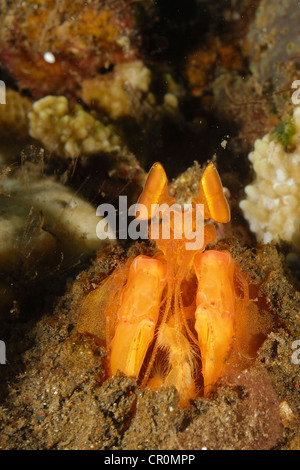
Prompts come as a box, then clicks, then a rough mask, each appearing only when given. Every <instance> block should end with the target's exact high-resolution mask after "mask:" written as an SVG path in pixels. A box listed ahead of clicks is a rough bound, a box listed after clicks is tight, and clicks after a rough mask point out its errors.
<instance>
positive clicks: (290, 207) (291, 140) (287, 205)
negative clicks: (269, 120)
mask: <svg viewBox="0 0 300 470" xmlns="http://www.w3.org/2000/svg"><path fill="white" fill-rule="evenodd" d="M249 160H250V161H251V162H252V164H253V168H254V171H255V173H256V179H255V181H254V182H253V184H251V185H249V186H246V188H245V192H246V195H247V199H245V200H243V201H241V202H240V207H241V209H242V210H243V212H244V216H245V218H246V219H247V220H248V222H249V224H250V229H251V230H252V232H254V233H255V234H256V236H257V239H258V240H259V241H263V242H264V243H268V242H270V241H272V240H275V241H278V240H279V239H281V240H285V241H287V242H290V243H292V245H293V246H294V248H296V249H297V250H300V107H297V108H295V110H294V114H293V119H291V120H290V121H288V122H286V123H281V125H280V126H279V127H278V128H277V129H276V130H275V132H274V133H272V134H268V135H265V136H264V137H263V138H262V139H258V140H256V142H255V145H254V151H253V152H251V153H250V154H249Z"/></svg>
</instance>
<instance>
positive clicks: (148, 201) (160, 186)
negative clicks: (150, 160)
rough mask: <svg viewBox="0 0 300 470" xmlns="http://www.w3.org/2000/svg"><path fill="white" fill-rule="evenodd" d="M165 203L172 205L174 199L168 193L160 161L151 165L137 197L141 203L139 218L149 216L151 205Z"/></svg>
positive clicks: (166, 181) (165, 177)
mask: <svg viewBox="0 0 300 470" xmlns="http://www.w3.org/2000/svg"><path fill="white" fill-rule="evenodd" d="M163 203H167V204H169V205H172V204H173V203H174V199H173V198H171V197H170V196H169V194H168V178H167V175H166V172H165V170H164V168H163V166H162V165H161V164H160V163H158V162H157V163H154V165H152V167H151V169H150V171H149V173H148V177H147V180H146V183H145V186H144V189H143V192H142V194H141V195H140V197H139V200H138V204H141V207H140V214H139V216H138V218H139V219H141V220H147V219H150V218H151V205H152V204H163Z"/></svg>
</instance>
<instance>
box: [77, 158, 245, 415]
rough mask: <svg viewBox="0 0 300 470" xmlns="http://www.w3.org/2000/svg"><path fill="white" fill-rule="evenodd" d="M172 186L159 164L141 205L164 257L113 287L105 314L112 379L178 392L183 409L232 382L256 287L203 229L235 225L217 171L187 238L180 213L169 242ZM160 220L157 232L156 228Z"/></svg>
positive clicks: (93, 300)
mask: <svg viewBox="0 0 300 470" xmlns="http://www.w3.org/2000/svg"><path fill="white" fill-rule="evenodd" d="M167 184H168V180H167V176H166V173H165V171H164V169H163V167H162V165H161V164H160V163H155V164H154V165H153V167H152V168H151V170H150V172H149V174H148V177H147V180H146V183H145V186H144V190H143V192H142V194H141V196H140V198H139V201H138V208H139V210H138V217H137V219H139V220H141V221H142V220H144V221H145V220H146V221H147V220H148V221H149V235H150V238H151V239H153V240H155V242H156V245H157V252H156V253H155V255H154V256H153V257H150V256H145V255H139V256H137V257H136V258H134V259H132V258H131V259H129V260H128V261H127V262H126V263H125V265H124V266H123V267H121V268H117V269H116V270H115V271H114V272H113V274H112V275H111V276H110V277H109V278H108V281H107V282H108V284H106V291H107V290H108V291H110V294H109V298H108V301H107V303H106V307H105V312H104V315H105V321H106V346H107V350H108V371H109V375H110V376H113V375H115V374H116V372H117V371H118V370H119V371H121V372H123V373H124V374H126V375H127V376H133V377H136V379H137V380H138V381H139V383H140V385H141V387H146V386H147V387H149V388H152V389H158V388H160V387H166V386H169V385H173V386H175V387H176V389H177V391H178V393H179V397H180V402H179V404H180V406H186V405H188V404H189V402H190V400H191V399H193V398H196V397H197V396H199V395H200V393H201V391H200V389H201V388H202V389H203V391H202V393H203V395H204V396H205V397H206V396H208V395H209V393H210V392H211V391H212V390H213V387H214V385H215V384H216V382H217V381H218V379H219V378H220V377H222V376H223V375H224V371H225V362H226V358H227V356H228V354H229V352H230V349H231V347H232V343H233V340H234V334H235V320H236V315H237V312H238V310H239V309H244V308H245V307H246V306H247V304H248V302H249V294H248V283H247V281H246V279H245V277H244V276H242V275H240V272H239V270H238V268H236V266H235V264H234V261H233V259H232V256H231V254H230V253H229V252H228V251H216V250H206V251H205V248H206V246H207V245H208V244H209V243H212V242H213V241H214V240H215V238H216V229H215V227H214V225H212V224H206V225H204V224H202V225H201V224H198V223H197V217H198V219H199V218H201V217H202V219H204V220H208V219H212V220H213V221H215V222H219V223H227V222H229V221H230V209H229V205H228V203H227V200H226V198H225V196H224V193H223V187H222V183H221V180H220V177H219V174H218V172H217V170H216V168H215V166H214V164H213V163H209V164H208V166H207V167H206V169H205V170H204V173H203V175H202V178H201V181H200V190H199V194H198V196H197V197H196V198H193V199H192V204H191V208H190V209H189V211H187V212H188V213H189V217H190V219H189V220H190V221H191V229H190V231H189V232H187V231H183V229H182V223H181V224H180V223H179V222H180V221H181V222H182V218H181V219H180V217H178V214H181V212H180V210H179V209H178V207H176V208H175V210H174V211H170V212H169V213H168V214H169V217H168V222H169V226H168V228H169V236H167V237H165V236H163V230H164V223H165V213H166V210H167V209H168V208H172V207H174V206H173V205H174V203H175V199H174V198H173V197H171V196H170V195H169V193H168V187H167ZM153 205H154V210H153V211H152V212H151V209H152V207H153ZM175 206H176V205H175ZM177 206H178V205H177ZM197 207H200V208H201V211H200V212H198V209H197ZM162 208H164V210H163V209H162ZM167 212H168V211H167ZM199 214H200V215H199ZM154 218H156V225H155V224H151V222H152V220H153V219H154ZM198 232H199V233H198ZM200 232H201V234H200ZM200 235H201V237H200ZM193 236H194V239H197V237H198V236H199V237H198V238H199V239H201V241H202V243H200V244H199V243H194V244H193V243H192V242H191V240H192V239H193V238H192V237H193ZM189 244H190V245H189ZM237 284H238V286H239V287H238V288H239V295H238V294H237V292H236V291H237V287H236V286H237ZM102 296H103V288H102V287H100V288H98V289H96V290H95V291H93V292H91V293H90V294H89V295H88V296H87V298H86V300H85V302H84V304H83V311H84V312H85V315H86V314H87V315H88V316H91V312H92V311H93V312H94V313H93V315H94V314H95V308H96V310H97V308H98V309H99V306H98V307H97V305H98V304H99V302H100V304H101V298H102ZM99 299H100V300H99ZM93 315H92V316H93ZM98 315H100V312H98ZM201 374H202V375H201ZM201 377H202V379H201ZM201 381H202V385H201Z"/></svg>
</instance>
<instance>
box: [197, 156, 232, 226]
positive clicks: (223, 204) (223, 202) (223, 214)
mask: <svg viewBox="0 0 300 470" xmlns="http://www.w3.org/2000/svg"><path fill="white" fill-rule="evenodd" d="M195 202H196V203H204V210H205V214H206V217H205V218H211V219H213V220H214V221H215V222H219V223H222V224H225V223H227V222H229V221H230V208H229V205H228V202H227V199H226V198H225V197H224V194H223V186H222V182H221V179H220V176H219V173H218V172H217V169H216V167H215V165H214V164H213V163H209V164H208V165H207V167H206V169H205V170H204V173H203V175H202V178H201V182H200V191H199V196H198V198H196V199H195Z"/></svg>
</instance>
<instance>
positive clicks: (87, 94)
mask: <svg viewBox="0 0 300 470" xmlns="http://www.w3.org/2000/svg"><path fill="white" fill-rule="evenodd" d="M150 82H151V72H150V70H149V69H148V68H147V67H146V66H145V65H144V64H143V62H142V61H140V60H136V61H133V62H128V63H124V64H117V65H116V66H115V68H114V70H113V71H112V72H110V73H107V74H105V75H102V76H99V77H96V78H92V79H87V80H84V81H83V84H82V99H83V101H84V102H85V103H87V104H88V105H89V106H91V107H92V108H96V109H99V110H102V111H105V112H106V113H107V114H109V116H110V117H111V118H112V119H118V118H120V117H124V116H128V115H130V114H131V112H132V107H133V105H134V103H135V104H137V103H138V102H139V101H140V100H141V98H143V97H145V94H146V93H147V92H148V90H149V86H150Z"/></svg>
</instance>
